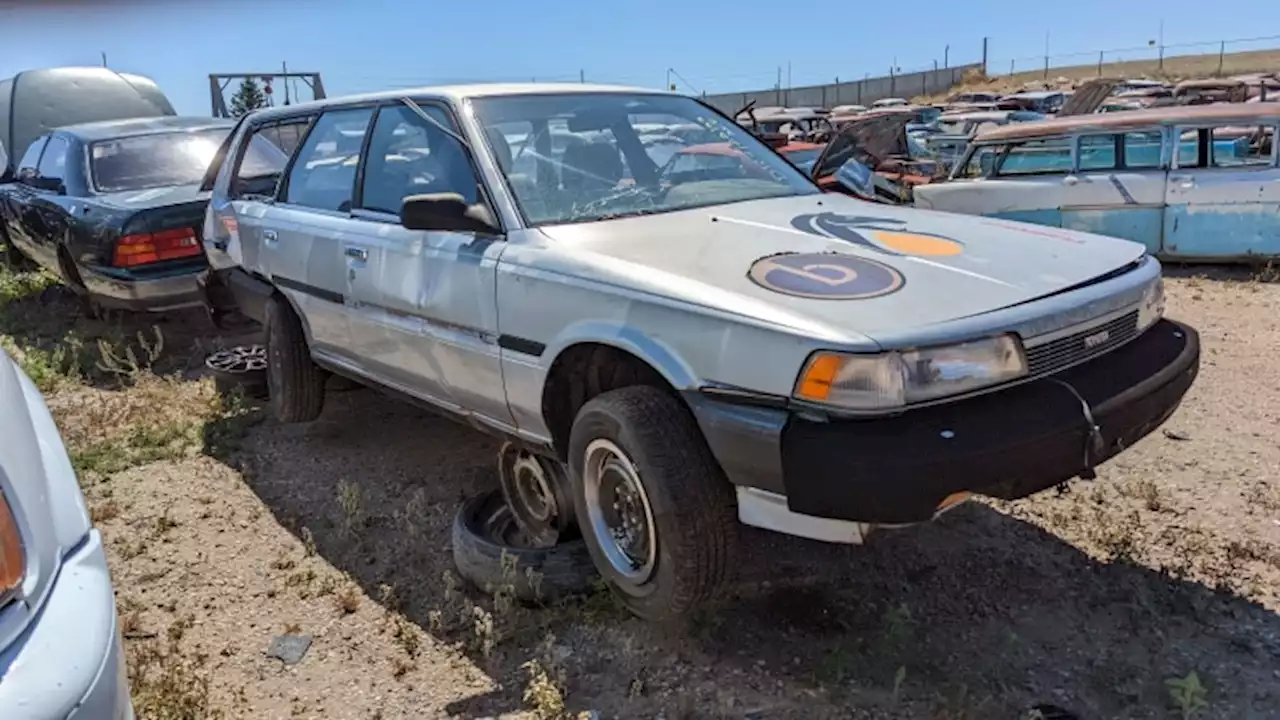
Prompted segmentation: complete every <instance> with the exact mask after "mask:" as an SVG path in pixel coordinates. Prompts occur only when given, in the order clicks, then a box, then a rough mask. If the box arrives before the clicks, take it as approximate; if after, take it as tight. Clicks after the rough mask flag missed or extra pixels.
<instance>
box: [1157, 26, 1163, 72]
mask: <svg viewBox="0 0 1280 720" xmlns="http://www.w3.org/2000/svg"><path fill="white" fill-rule="evenodd" d="M1158 66H1159V69H1160V72H1164V18H1160V60H1159V63H1158Z"/></svg>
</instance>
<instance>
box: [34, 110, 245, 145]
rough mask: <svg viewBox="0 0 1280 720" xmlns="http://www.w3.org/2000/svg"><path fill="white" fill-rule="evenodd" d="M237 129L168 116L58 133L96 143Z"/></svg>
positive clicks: (230, 122)
mask: <svg viewBox="0 0 1280 720" xmlns="http://www.w3.org/2000/svg"><path fill="white" fill-rule="evenodd" d="M234 125H235V121H234V120H224V119H222V118H212V117H189V116H181V115H165V116H162V117H149V118H131V119H128V120H106V121H103V122H92V123H82V124H80V125H66V126H63V127H60V128H57V130H58V131H59V132H65V133H68V134H70V135H73V136H75V137H77V138H79V139H80V140H82V141H84V142H94V141H95V140H111V139H114V138H122V137H129V136H132V135H151V134H154V133H166V132H182V131H185V130H204V129H206V128H219V127H225V128H230V127H232V126H234Z"/></svg>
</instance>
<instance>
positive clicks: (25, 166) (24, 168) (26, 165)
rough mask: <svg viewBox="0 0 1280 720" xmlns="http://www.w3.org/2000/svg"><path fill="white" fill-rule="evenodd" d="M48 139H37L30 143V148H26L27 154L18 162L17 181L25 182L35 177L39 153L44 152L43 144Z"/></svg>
mask: <svg viewBox="0 0 1280 720" xmlns="http://www.w3.org/2000/svg"><path fill="white" fill-rule="evenodd" d="M48 141H49V138H47V137H42V138H37V139H36V141H35V142H33V143H31V147H28V148H27V152H26V153H25V154H23V156H22V160H20V161H18V179H19V180H21V181H23V182H26V181H29V180H33V179H35V177H36V163H38V162H40V153H41V151H43V150H44V146H45V143H47V142H48Z"/></svg>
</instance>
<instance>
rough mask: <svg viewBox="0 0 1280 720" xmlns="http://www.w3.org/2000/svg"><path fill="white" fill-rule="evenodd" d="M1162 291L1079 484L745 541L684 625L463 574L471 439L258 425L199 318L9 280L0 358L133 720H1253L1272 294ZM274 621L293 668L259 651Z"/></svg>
mask: <svg viewBox="0 0 1280 720" xmlns="http://www.w3.org/2000/svg"><path fill="white" fill-rule="evenodd" d="M1168 274H1169V275H1170V278H1169V296H1170V306H1169V313H1170V315H1171V316H1174V317H1177V318H1180V319H1182V320H1185V321H1188V322H1190V323H1191V324H1193V325H1194V326H1196V327H1197V328H1198V329H1199V330H1200V332H1201V336H1202V340H1203V344H1204V348H1205V354H1204V359H1203V369H1202V374H1201V375H1200V379H1199V380H1198V382H1197V384H1196V385H1195V387H1193V388H1192V390H1191V392H1190V395H1189V396H1188V397H1187V399H1186V401H1185V402H1184V404H1183V406H1182V408H1181V409H1180V410H1179V411H1178V412H1177V414H1176V415H1175V416H1174V417H1173V418H1172V419H1171V420H1170V421H1169V422H1168V423H1167V424H1166V425H1165V426H1164V428H1163V431H1159V432H1156V433H1155V434H1154V435H1153V436H1151V437H1149V438H1147V439H1145V440H1143V441H1142V442H1141V443H1140V444H1139V445H1138V446H1136V447H1134V448H1132V449H1131V450H1130V451H1129V452H1128V453H1126V454H1124V455H1123V456H1121V457H1120V458H1118V459H1117V460H1115V461H1114V462H1112V463H1111V464H1109V465H1107V466H1105V467H1104V468H1103V469H1101V471H1100V473H1099V478H1098V480H1097V481H1095V482H1092V483H1086V482H1077V483H1075V484H1074V485H1072V486H1071V489H1070V491H1069V492H1067V493H1065V494H1062V495H1058V494H1056V493H1054V492H1049V493H1045V494H1043V495H1041V496H1038V497H1035V498H1031V499H1028V500H1024V501H1019V502H1015V503H987V502H973V503H969V504H967V505H965V506H962V507H961V508H959V509H958V510H956V511H954V512H952V513H950V514H948V515H947V516H946V517H945V518H943V519H942V520H940V521H939V522H937V523H934V524H931V525H928V526H923V527H917V528H912V529H906V530H898V531H892V532H884V533H882V534H881V535H879V536H873V537H872V538H871V541H870V542H869V544H868V545H867V546H864V547H843V546H828V545H822V544H817V543H812V542H807V541H800V540H795V539H791V538H785V537H781V536H776V535H770V534H766V533H761V532H755V531H747V530H744V531H743V540H744V543H745V544H746V547H747V552H746V553H745V558H744V561H743V563H742V568H741V574H740V582H739V584H738V585H737V586H736V589H735V591H734V593H733V594H732V597H730V598H728V599H727V600H726V602H725V603H724V604H723V606H721V607H719V608H717V609H716V610H715V611H714V612H708V613H707V614H706V616H705V617H704V618H700V619H699V621H698V622H697V623H695V624H694V625H693V627H691V628H658V627H650V626H647V625H645V624H643V623H641V622H639V621H637V620H634V619H631V618H629V617H628V616H627V615H625V614H624V613H622V612H620V611H619V610H618V609H617V608H616V607H615V606H614V604H613V603H612V601H611V600H610V598H609V597H608V595H607V594H604V593H597V594H595V595H592V596H590V597H588V598H585V599H582V600H578V601H573V602H569V603H561V604H558V605H556V606H553V607H545V608H525V607H519V606H513V605H512V604H511V603H509V602H506V601H502V600H499V601H498V602H496V603H495V602H494V601H493V600H492V599H490V598H487V597H486V596H483V595H482V594H480V593H478V592H475V591H473V590H471V589H468V588H464V587H460V586H459V583H458V582H457V581H456V579H455V578H454V576H453V574H452V572H451V564H452V561H451V555H450V550H449V530H450V524H451V522H452V517H453V514H454V511H455V509H456V508H457V506H458V503H459V500H460V499H461V498H463V497H464V496H467V495H469V494H472V493H474V492H476V491H477V490H478V489H479V488H482V487H487V486H491V485H492V484H493V483H494V478H493V470H494V452H495V449H496V446H495V444H494V443H493V442H492V441H491V440H489V439H487V438H485V437H483V436H481V435H479V434H476V433H475V432H474V431H472V430H470V429H467V428H464V427H461V426H457V425H454V424H452V423H451V422H449V421H446V420H441V419H438V418H436V417H434V416H432V415H430V414H428V413H426V412H423V411H421V410H418V409H416V408H414V407H410V406H408V405H404V404H400V403H398V402H395V401H392V400H389V399H387V398H385V397H383V396H381V395H379V394H376V393H374V392H372V391H369V390H363V389H361V390H352V391H336V390H335V391H334V392H332V393H330V395H329V401H328V402H327V404H326V407H325V411H324V414H323V416H322V418H321V419H320V420H318V421H316V422H314V423H310V424H305V425H298V426H280V425H277V424H275V423H274V422H273V421H271V420H270V419H267V418H265V417H264V414H263V412H262V411H261V409H260V408H258V407H256V406H255V405H254V404H253V403H250V402H247V401H240V400H237V399H231V400H225V401H224V400H221V399H219V397H218V396H217V395H216V394H215V393H214V390H213V386H212V383H211V381H210V380H208V379H200V378H199V373H198V370H199V368H200V366H201V359H202V358H203V356H204V355H205V353H206V352H208V351H209V350H210V349H212V348H214V347H217V346H218V345H219V344H220V343H227V342H231V341H233V340H234V338H232V337H229V336H219V334H218V333H217V332H216V331H215V330H214V329H213V328H212V327H211V326H210V325H208V323H207V322H206V321H205V319H204V318H203V317H202V316H200V315H198V314H195V315H191V316H182V317H172V318H168V319H164V320H160V321H156V320H152V319H148V318H138V317H124V318H120V317H116V318H109V319H107V320H105V321H99V320H90V319H87V318H85V317H83V316H82V315H81V314H80V312H79V310H78V307H77V305H76V303H75V302H74V299H73V298H71V297H69V296H68V295H67V294H66V293H65V292H64V291H62V290H61V289H60V288H57V287H52V286H50V284H49V281H48V280H47V279H45V278H41V277H39V276H35V275H15V274H13V273H8V274H4V275H0V342H3V343H4V345H5V346H6V348H7V349H8V350H9V351H10V352H11V353H14V354H15V355H17V356H18V357H19V358H20V361H21V363H22V365H23V366H24V368H25V369H26V370H27V371H28V373H29V374H31V375H32V376H33V378H34V379H35V380H36V382H37V383H38V384H39V385H40V386H41V388H42V389H43V390H44V391H45V392H46V393H47V397H48V399H49V403H50V405H51V408H52V410H53V412H54V415H55V417H56V418H57V420H58V422H59V425H60V427H61V429H62V431H63V433H64V436H65V438H66V440H67V443H68V446H69V448H70V451H71V453H72V456H73V459H74V461H75V463H76V466H77V468H78V470H79V471H80V474H81V482H82V485H83V487H84V489H85V493H86V496H87V498H88V501H89V504H90V507H91V508H92V512H93V517H94V520H95V522H96V523H97V526H98V527H99V528H100V529H101V531H102V533H103V534H104V535H105V537H106V539H107V541H108V544H109V548H110V550H109V552H110V559H111V564H112V571H113V578H114V582H115V585H116V589H117V597H118V602H119V607H120V615H121V624H122V628H123V632H124V636H125V638H126V645H127V649H128V654H129V661H130V679H131V682H132V686H133V690H134V695H135V703H136V705H137V709H138V711H139V715H140V717H143V718H163V719H165V720H180V719H185V718H211V717H224V718H286V717H306V718H310V717H315V718H320V717H323V718H431V717H445V716H459V717H469V718H475V717H544V718H553V717H562V716H566V715H568V714H569V713H575V714H576V713H579V712H583V711H596V712H598V714H599V716H600V717H623V718H671V719H674V718H686V717H688V718H713V717H714V718H720V717H724V718H744V717H749V718H828V717H855V718H952V719H958V718H974V719H978V718H984V719H985V718H1032V717H1053V716H1052V715H1051V714H1049V713H1047V712H1045V713H1041V714H1039V715H1037V714H1036V713H1035V712H1032V711H1029V710H1028V708H1029V707H1030V706H1032V705H1033V704H1036V703H1052V704H1054V705H1057V706H1060V707H1062V708H1066V709H1069V710H1071V711H1073V712H1074V713H1076V714H1077V715H1078V717H1081V718H1131V717H1132V718H1166V717H1203V718H1275V717H1280V617H1277V614H1276V613H1277V611H1278V610H1280V446H1278V445H1277V443H1276V437H1277V434H1278V432H1280V383H1277V382H1276V378H1277V377H1278V375H1277V371H1276V367H1277V364H1276V361H1275V360H1274V355H1275V352H1276V348H1280V284H1275V283H1274V282H1271V281H1272V280H1273V279H1274V278H1271V277H1262V278H1259V276H1258V275H1257V274H1252V275H1250V274H1243V273H1236V274H1231V275H1226V274H1223V273H1212V272H1207V271H1203V270H1202V269H1190V270H1175V269H1171V270H1170V271H1169V273H1168ZM152 323H156V328H158V329H153V328H152ZM157 345H162V347H157ZM284 633H292V634H304V635H309V636H310V637H311V638H312V644H311V645H310V648H309V650H308V652H307V653H306V655H305V657H304V658H303V659H302V661H301V662H300V663H298V664H297V665H292V666H286V665H284V664H283V663H282V662H281V661H280V660H278V659H273V658H269V657H267V655H266V651H267V649H268V646H269V644H270V643H271V641H272V639H273V637H275V636H277V635H281V634H284ZM568 716H573V715H568Z"/></svg>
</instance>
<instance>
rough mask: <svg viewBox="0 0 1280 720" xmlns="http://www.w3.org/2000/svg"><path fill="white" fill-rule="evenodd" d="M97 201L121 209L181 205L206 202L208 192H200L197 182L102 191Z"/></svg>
mask: <svg viewBox="0 0 1280 720" xmlns="http://www.w3.org/2000/svg"><path fill="white" fill-rule="evenodd" d="M98 200H99V202H101V203H102V204H104V205H109V206H111V207H114V208H119V209H121V210H141V209H143V208H157V207H165V206H168V205H182V204H185V203H193V202H206V201H208V200H209V193H207V192H201V191H200V185H199V184H192V185H174V186H172V187H158V188H147V189H146V190H122V191H120V192H113V193H103V194H101V195H99V196H98Z"/></svg>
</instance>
